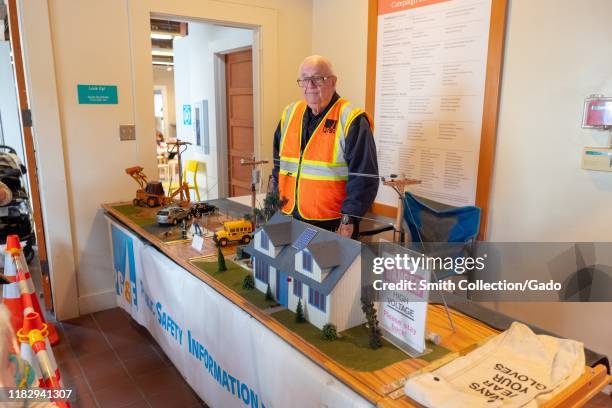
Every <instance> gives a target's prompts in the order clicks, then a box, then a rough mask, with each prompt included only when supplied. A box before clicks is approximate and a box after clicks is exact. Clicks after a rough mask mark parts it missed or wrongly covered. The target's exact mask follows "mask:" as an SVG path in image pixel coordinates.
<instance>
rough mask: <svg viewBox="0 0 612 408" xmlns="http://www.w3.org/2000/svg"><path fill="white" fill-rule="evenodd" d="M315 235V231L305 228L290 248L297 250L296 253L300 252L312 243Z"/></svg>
mask: <svg viewBox="0 0 612 408" xmlns="http://www.w3.org/2000/svg"><path fill="white" fill-rule="evenodd" d="M315 235H317V230H316V229H312V228H306V229H305V230H304V232H302V234H301V235H300V236H299V238H298V239H297V240H296V241H295V242H294V243H293V245H291V246H292V247H293V248H295V249H297V250H298V251H301V250H302V249H304V248H306V246H307V245H308V244H309V243H310V241H312V239H313V238H314V237H315Z"/></svg>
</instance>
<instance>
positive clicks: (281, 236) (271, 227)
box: [262, 220, 291, 247]
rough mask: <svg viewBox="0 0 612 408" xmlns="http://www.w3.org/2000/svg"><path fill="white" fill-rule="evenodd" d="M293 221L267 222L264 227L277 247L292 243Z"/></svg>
mask: <svg viewBox="0 0 612 408" xmlns="http://www.w3.org/2000/svg"><path fill="white" fill-rule="evenodd" d="M290 224H291V221H290V220H284V222H279V223H275V224H270V223H268V224H266V225H264V226H263V227H262V228H263V230H264V231H266V235H267V236H268V238H269V239H270V241H271V242H272V245H274V246H275V247H277V246H281V245H287V244H290V243H291V225H290Z"/></svg>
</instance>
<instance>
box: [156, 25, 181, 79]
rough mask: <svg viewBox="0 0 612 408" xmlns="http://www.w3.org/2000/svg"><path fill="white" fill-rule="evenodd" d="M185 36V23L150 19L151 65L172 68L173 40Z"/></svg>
mask: <svg viewBox="0 0 612 408" xmlns="http://www.w3.org/2000/svg"><path fill="white" fill-rule="evenodd" d="M187 35H188V30H187V23H185V22H181V21H172V20H163V19H151V49H152V54H153V65H156V66H166V67H172V66H174V49H173V43H174V40H175V39H178V38H183V37H186V36H187Z"/></svg>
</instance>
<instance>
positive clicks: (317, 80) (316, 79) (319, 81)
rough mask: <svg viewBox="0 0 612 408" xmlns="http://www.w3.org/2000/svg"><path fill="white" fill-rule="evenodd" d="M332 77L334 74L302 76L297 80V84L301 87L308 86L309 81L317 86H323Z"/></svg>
mask: <svg viewBox="0 0 612 408" xmlns="http://www.w3.org/2000/svg"><path fill="white" fill-rule="evenodd" d="M330 78H333V76H313V77H306V78H300V79H298V80H297V84H298V86H299V87H300V88H306V87H307V86H308V82H312V83H313V84H314V85H316V86H321V85H323V84H324V83H325V82H326V81H327V80H328V79H330Z"/></svg>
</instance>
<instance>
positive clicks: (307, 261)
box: [302, 251, 312, 272]
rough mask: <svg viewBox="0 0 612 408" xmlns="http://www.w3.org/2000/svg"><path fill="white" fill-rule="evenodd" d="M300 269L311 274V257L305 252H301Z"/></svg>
mask: <svg viewBox="0 0 612 408" xmlns="http://www.w3.org/2000/svg"><path fill="white" fill-rule="evenodd" d="M302 269H304V270H305V271H306V272H312V255H310V253H308V252H306V251H303V252H302Z"/></svg>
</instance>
